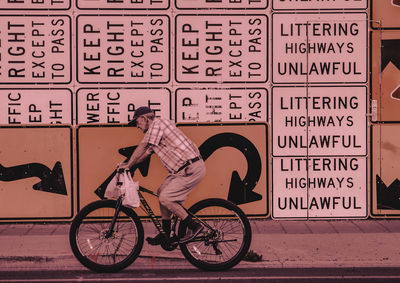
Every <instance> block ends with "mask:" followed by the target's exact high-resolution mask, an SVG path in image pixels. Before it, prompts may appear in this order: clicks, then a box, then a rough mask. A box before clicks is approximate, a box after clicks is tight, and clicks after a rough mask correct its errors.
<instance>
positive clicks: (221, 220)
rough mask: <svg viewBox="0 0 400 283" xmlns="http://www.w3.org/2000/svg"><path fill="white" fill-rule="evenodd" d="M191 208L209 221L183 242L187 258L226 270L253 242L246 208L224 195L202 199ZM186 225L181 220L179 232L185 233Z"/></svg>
mask: <svg viewBox="0 0 400 283" xmlns="http://www.w3.org/2000/svg"><path fill="white" fill-rule="evenodd" d="M189 211H190V212H191V213H192V214H194V215H196V217H198V218H199V219H201V220H202V221H203V222H204V223H205V224H206V225H205V227H204V229H203V231H202V232H201V233H200V234H199V236H197V237H196V238H195V239H193V240H192V241H190V242H187V243H183V244H180V248H181V251H182V253H183V255H184V256H185V258H186V259H187V260H188V261H189V262H190V263H191V264H193V265H194V266H196V267H198V268H200V269H203V270H210V271H218V270H226V269H229V268H231V267H233V266H235V265H236V264H238V263H239V262H240V261H241V260H242V258H243V257H244V256H245V255H246V253H247V251H248V250H249V247H250V243H251V227H250V222H249V220H248V219H247V217H246V215H245V214H244V212H243V211H242V210H241V209H240V208H239V207H238V206H237V205H235V204H233V203H232V202H230V201H227V200H224V199H206V200H203V201H200V202H198V203H196V204H194V205H193V206H192V207H191V208H190V209H189ZM181 223H182V222H181ZM207 226H208V227H207ZM186 229H187V228H186V227H185V226H184V225H183V224H181V225H180V226H179V235H180V236H182V235H185V233H186Z"/></svg>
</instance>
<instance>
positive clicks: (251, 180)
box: [199, 133, 262, 204]
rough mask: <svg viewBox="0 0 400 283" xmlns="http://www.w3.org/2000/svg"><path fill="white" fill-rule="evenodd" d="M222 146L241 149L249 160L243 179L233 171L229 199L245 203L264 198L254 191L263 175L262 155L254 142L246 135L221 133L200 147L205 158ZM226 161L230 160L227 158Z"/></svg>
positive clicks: (237, 202)
mask: <svg viewBox="0 0 400 283" xmlns="http://www.w3.org/2000/svg"><path fill="white" fill-rule="evenodd" d="M221 147H233V148H236V149H238V150H240V151H241V152H242V153H243V155H244V156H245V158H246V160H247V166H248V169H247V173H246V176H245V177H244V178H243V180H241V179H240V176H239V173H238V172H237V171H233V172H232V177H231V183H230V186H229V194H228V200H230V201H232V202H234V203H236V204H243V203H248V202H252V201H257V200H260V199H262V196H261V195H260V194H258V193H255V192H253V189H254V188H255V186H256V185H257V182H258V180H259V179H260V176H261V168H262V164H261V157H260V154H259V153H258V150H257V148H256V147H255V146H254V144H253V143H252V142H251V141H249V140H248V139H246V138H245V137H243V136H241V135H238V134H235V133H221V134H217V135H215V136H212V137H211V138H209V139H207V140H206V141H205V142H204V143H203V144H202V145H201V146H200V147H199V150H200V154H201V156H202V157H203V159H204V160H206V159H207V158H208V157H210V155H212V154H213V153H214V152H215V151H216V150H217V149H219V148H221ZM226 162H230V161H229V160H226Z"/></svg>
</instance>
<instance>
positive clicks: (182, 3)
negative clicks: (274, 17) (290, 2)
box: [175, 0, 268, 10]
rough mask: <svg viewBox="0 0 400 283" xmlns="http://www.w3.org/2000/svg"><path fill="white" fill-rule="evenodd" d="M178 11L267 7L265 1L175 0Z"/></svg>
mask: <svg viewBox="0 0 400 283" xmlns="http://www.w3.org/2000/svg"><path fill="white" fill-rule="evenodd" d="M175 3H176V7H177V8H178V9H196V10H201V9H207V10H208V9H243V10H251V9H266V8H267V6H268V1H267V0H248V1H242V0H235V1H233V0H217V1H215V0H213V1H187V0H175Z"/></svg>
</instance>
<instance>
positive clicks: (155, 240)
mask: <svg viewBox="0 0 400 283" xmlns="http://www.w3.org/2000/svg"><path fill="white" fill-rule="evenodd" d="M146 241H147V242H148V243H149V244H150V245H152V246H158V245H161V242H162V241H163V235H162V234H161V233H160V234H158V235H157V236H155V237H154V238H151V237H147V238H146Z"/></svg>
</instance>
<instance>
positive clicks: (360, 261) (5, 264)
mask: <svg viewBox="0 0 400 283" xmlns="http://www.w3.org/2000/svg"><path fill="white" fill-rule="evenodd" d="M251 226H252V231H253V240H252V244H251V247H250V249H251V250H253V251H254V252H255V253H257V254H259V255H262V261H259V262H249V261H242V262H241V263H240V264H239V265H238V266H237V268H247V267H253V268H282V267H288V268H291V267H294V268H302V267H400V220H374V219H371V220H330V221H319V220H318V221H276V220H271V219H267V220H251ZM144 228H145V233H146V235H145V237H146V236H149V235H154V234H155V233H156V230H155V228H154V227H153V224H152V223H149V222H145V223H144ZM68 232H69V223H48V224H40V223H33V224H0V271H6V270H8V271H9V270H20V269H30V270H32V269H35V270H43V269H44V270H49V269H52V270H57V269H60V270H68V269H70V270H80V269H86V268H85V267H83V266H82V265H81V264H80V263H79V262H78V261H77V260H76V259H75V258H74V256H73V254H72V251H71V249H70V246H69V240H68ZM136 268H195V267H193V266H192V265H190V264H189V263H188V262H187V261H186V260H185V259H184V258H183V256H182V255H181V253H180V251H179V249H177V250H175V251H172V252H166V251H164V250H163V249H162V248H161V247H153V246H150V245H148V244H147V243H146V242H145V244H144V246H143V250H142V252H141V255H140V257H139V258H138V259H137V260H136V261H135V262H134V263H133V264H132V265H131V266H130V267H129V269H136Z"/></svg>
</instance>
